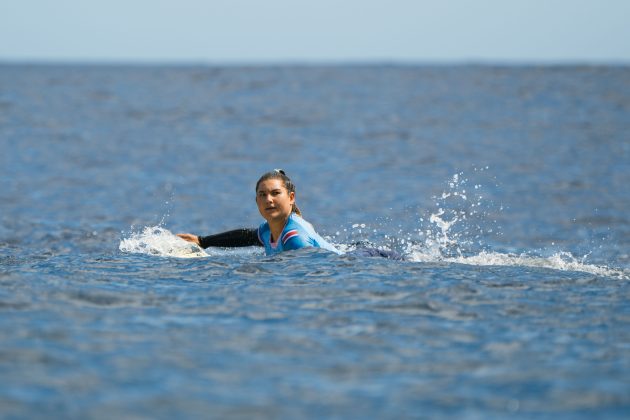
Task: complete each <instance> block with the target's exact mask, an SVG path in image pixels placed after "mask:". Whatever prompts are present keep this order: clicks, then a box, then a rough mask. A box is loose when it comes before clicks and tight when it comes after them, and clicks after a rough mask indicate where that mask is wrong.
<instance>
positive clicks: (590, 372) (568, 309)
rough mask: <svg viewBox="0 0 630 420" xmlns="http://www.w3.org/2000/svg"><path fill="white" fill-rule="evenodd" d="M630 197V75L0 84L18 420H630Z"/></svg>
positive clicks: (99, 74)
mask: <svg viewBox="0 0 630 420" xmlns="http://www.w3.org/2000/svg"><path fill="white" fill-rule="evenodd" d="M274 168H283V169H284V170H285V171H286V172H287V174H288V175H289V176H290V177H291V178H292V179H293V181H294V183H295V184H296V186H297V203H298V205H299V206H300V208H301V210H302V212H303V214H304V217H305V218H306V219H307V220H308V221H310V222H311V223H312V224H313V225H314V226H315V228H316V230H317V231H318V233H320V234H321V235H322V236H324V237H326V238H327V239H329V240H330V241H331V242H332V243H334V244H335V245H336V246H337V247H338V248H339V249H341V250H343V251H344V253H343V254H342V255H336V254H333V253H330V252H326V251H323V250H320V249H303V250H299V251H291V252H287V253H284V254H281V255H278V256H273V257H267V256H265V255H264V254H263V252H262V251H261V249H260V248H256V247H253V248H238V249H218V248H217V249H212V248H208V249H206V250H205V251H204V250H201V249H199V248H195V247H194V246H193V245H191V244H188V243H185V242H183V241H181V240H179V239H177V238H176V237H175V236H174V233H180V232H190V233H195V234H200V235H208V234H211V233H218V232H222V231H225V230H229V229H235V228H241V227H247V228H252V227H257V226H258V225H259V224H260V223H261V221H262V218H261V216H260V215H259V214H258V211H257V208H256V204H255V202H254V187H255V183H256V180H257V179H258V177H259V176H260V175H261V174H262V173H264V172H267V171H269V170H271V169H274ZM629 185H630V67H627V66H604V65H600V66H569V65H566V66H535V65H523V66H508V65H505V66H501V65H497V66H494V65H398V64H392V65H385V64H383V65H377V64H373V65H370V64H363V65H277V66H274V65H265V66H218V65H217V66H213V65H190V66H174V65H170V66H169V65H113V64H112V65H96V64H94V65H79V64H56V65H53V64H48V65H46V64H15V63H14V64H11V63H1V64H0V378H2V380H1V381H0V417H1V418H7V419H14V418H15V419H17V418H29V419H30V418H76V419H111V418H130V419H131V418H133V419H145V418H146V419H155V418H164V419H167V418H169V419H170V418H291V419H293V418H392V419H394V418H396V419H399V418H462V419H488V418H554V419H557V418H566V419H591V418H595V417H597V418H620V419H621V418H628V416H630V187H629ZM364 246H370V247H375V248H380V249H384V250H389V251H394V252H396V253H398V254H400V255H402V256H403V257H404V260H402V261H399V260H392V259H387V258H382V257H367V256H364V255H362V254H360V253H357V252H355V251H354V250H355V249H356V248H357V247H364Z"/></svg>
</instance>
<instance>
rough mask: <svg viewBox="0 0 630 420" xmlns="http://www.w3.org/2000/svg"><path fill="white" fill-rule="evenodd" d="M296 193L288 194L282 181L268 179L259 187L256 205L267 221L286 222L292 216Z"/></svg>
mask: <svg viewBox="0 0 630 420" xmlns="http://www.w3.org/2000/svg"><path fill="white" fill-rule="evenodd" d="M293 203H295V193H294V192H291V193H290V192H288V191H287V189H286V188H285V186H284V183H283V182H282V180H280V179H267V180H265V181H262V182H261V183H260V184H259V185H258V190H257V191H256V204H258V211H259V212H260V214H261V216H262V217H264V218H265V220H267V222H272V221H280V220H282V221H284V220H286V219H287V218H288V217H289V215H290V214H291V210H292V209H293Z"/></svg>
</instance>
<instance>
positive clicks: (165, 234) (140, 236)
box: [118, 226, 209, 258]
mask: <svg viewBox="0 0 630 420" xmlns="http://www.w3.org/2000/svg"><path fill="white" fill-rule="evenodd" d="M118 249H120V250H121V251H122V252H128V253H132V254H147V255H156V256H160V257H176V258H202V257H208V256H209V255H208V254H207V253H206V252H205V251H204V250H203V249H202V248H200V247H199V246H197V245H195V244H193V243H191V242H186V241H184V240H183V239H181V238H179V237H178V236H176V235H174V234H173V233H171V232H170V231H169V230H168V229H164V228H163V227H160V226H149V227H145V228H144V229H143V230H142V232H132V233H131V234H130V236H129V237H128V238H124V239H122V240H121V241H120V245H118Z"/></svg>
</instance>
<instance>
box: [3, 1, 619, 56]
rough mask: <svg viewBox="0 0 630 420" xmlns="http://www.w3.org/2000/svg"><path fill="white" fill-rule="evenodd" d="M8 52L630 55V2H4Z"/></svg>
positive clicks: (69, 54)
mask: <svg viewBox="0 0 630 420" xmlns="http://www.w3.org/2000/svg"><path fill="white" fill-rule="evenodd" d="M0 60H11V61H14V60H17V61H20V60H29V61H30V60H46V61H48V60H54V61H61V60H70V61H124V62H131V61H133V62H137V61H160V62H163V61H167V62H171V61H183V62H207V63H222V62H225V63H230V62H243V63H260V62H263V63H264V62H313V61H335V62H339V61H342V62H344V61H411V62H453V61H456V62H466V61H482V62H486V61H491V62H515V61H517V62H532V61H535V62H614V63H630V0H441V1H424V0H415V1H413V0H383V1H381V0H375V1H371V0H336V1H332V0H316V1H313V0H312V1H301V0H169V1H167V0H106V1H98V0H0Z"/></svg>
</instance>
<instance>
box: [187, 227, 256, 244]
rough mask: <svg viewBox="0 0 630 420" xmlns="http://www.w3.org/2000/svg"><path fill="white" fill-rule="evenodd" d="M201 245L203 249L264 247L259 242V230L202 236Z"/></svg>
mask: <svg viewBox="0 0 630 420" xmlns="http://www.w3.org/2000/svg"><path fill="white" fill-rule="evenodd" d="M199 244H200V245H201V247H202V248H208V247H209V246H219V247H225V248H235V247H240V246H256V245H258V246H263V244H262V243H261V242H260V240H258V229H235V230H230V231H228V232H223V233H217V234H216V235H209V236H200V237H199Z"/></svg>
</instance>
